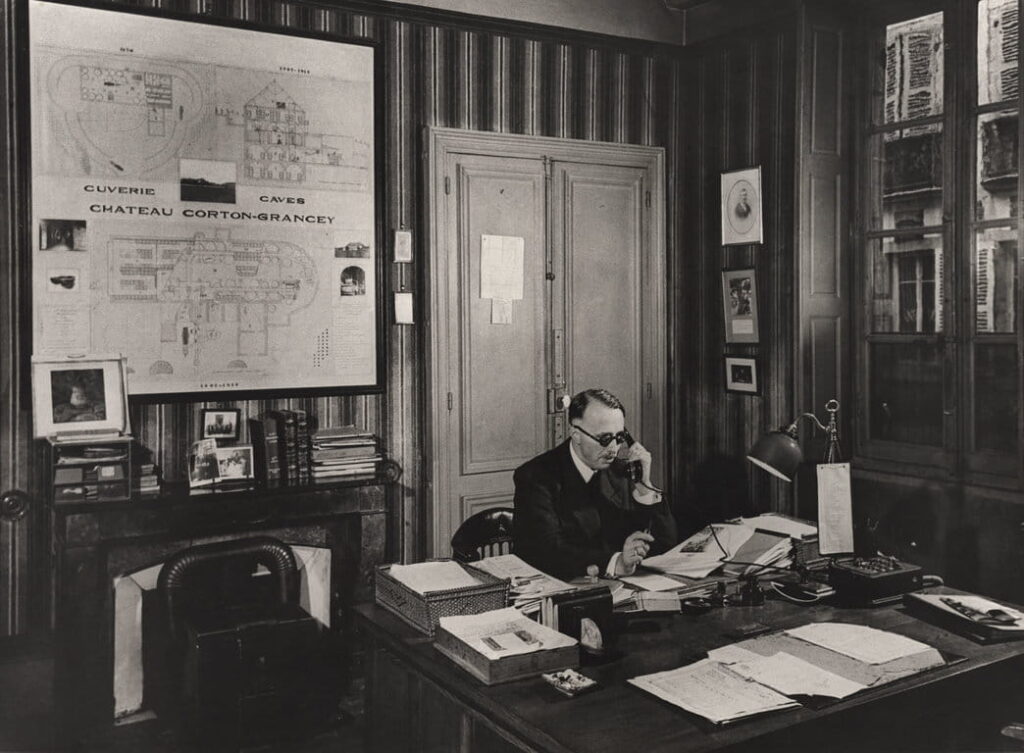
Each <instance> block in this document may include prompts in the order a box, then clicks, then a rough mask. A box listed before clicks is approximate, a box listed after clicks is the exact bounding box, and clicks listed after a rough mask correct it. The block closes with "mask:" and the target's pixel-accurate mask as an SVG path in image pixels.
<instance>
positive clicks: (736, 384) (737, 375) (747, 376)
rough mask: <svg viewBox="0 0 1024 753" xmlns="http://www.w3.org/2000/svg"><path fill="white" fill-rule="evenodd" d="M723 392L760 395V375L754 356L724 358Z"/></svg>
mask: <svg viewBox="0 0 1024 753" xmlns="http://www.w3.org/2000/svg"><path fill="white" fill-rule="evenodd" d="M725 390H726V392H738V393H740V394H743V395H760V394H761V374H760V373H759V370H758V365H757V358H755V357H754V356H726V357H725Z"/></svg>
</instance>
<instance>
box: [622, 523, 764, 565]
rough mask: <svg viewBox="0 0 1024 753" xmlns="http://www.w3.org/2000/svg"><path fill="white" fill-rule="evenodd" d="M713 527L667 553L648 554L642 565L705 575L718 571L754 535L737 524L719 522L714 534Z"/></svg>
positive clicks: (750, 529) (752, 531)
mask: <svg viewBox="0 0 1024 753" xmlns="http://www.w3.org/2000/svg"><path fill="white" fill-rule="evenodd" d="M711 530H712V529H711V526H708V527H706V528H704V529H702V530H700V531H698V532H697V533H695V534H693V535H692V536H691V537H690V538H688V539H687V540H686V541H684V542H682V543H681V544H678V545H676V546H675V547H673V548H672V549H669V550H668V551H667V552H665V553H664V554H659V555H656V556H654V557H648V558H647V559H645V560H644V561H643V563H642V564H643V566H644V567H646V568H648V569H649V570H657V571H658V572H662V573H669V574H671V575H685V576H687V577H689V578H704V577H706V576H707V575H709V574H711V572H712V571H714V570H717V569H718V568H719V567H720V566H721V564H722V560H723V559H728V558H730V557H732V556H734V555H735V554H736V552H737V551H739V548H740V547H741V546H743V544H745V543H746V542H747V539H749V538H750V537H751V536H753V535H754V529H753V528H748V527H747V526H743V525H739V524H736V523H716V524H715V526H714V532H715V535H714V536H713V535H712V533H711ZM715 536H717V539H716V538H715ZM723 550H724V551H723Z"/></svg>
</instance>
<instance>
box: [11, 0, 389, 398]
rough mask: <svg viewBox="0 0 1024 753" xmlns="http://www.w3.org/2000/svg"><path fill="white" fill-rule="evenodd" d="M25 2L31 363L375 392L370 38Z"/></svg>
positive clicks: (154, 388) (260, 386) (377, 106)
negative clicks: (56, 361) (40, 358)
mask: <svg viewBox="0 0 1024 753" xmlns="http://www.w3.org/2000/svg"><path fill="white" fill-rule="evenodd" d="M27 6H28V21H29V23H28V30H29V35H28V48H29V49H28V63H29V68H30V75H29V76H26V81H27V82H29V84H30V86H29V90H28V93H29V101H30V105H31V119H30V120H28V121H27V122H30V123H31V134H30V135H31V142H30V143H31V151H32V163H31V164H32V174H31V181H32V194H31V198H32V202H31V206H32V218H31V221H32V226H33V228H34V230H35V232H34V237H38V239H39V240H38V244H34V245H35V247H34V248H33V251H32V252H33V264H32V277H33V279H32V285H33V288H32V305H33V311H32V323H33V352H34V353H36V354H39V355H46V356H51V355H52V356H65V355H70V354H75V353H97V352H99V353H117V352H120V353H122V354H124V356H125V357H126V359H127V368H128V373H129V375H130V380H129V382H128V390H129V392H130V393H131V396H132V397H134V398H140V399H144V400H149V401H160V402H167V401H173V400H195V399H197V398H196V395H197V394H198V393H202V398H201V399H202V400H210V399H232V398H241V397H244V398H250V399H259V398H262V397H270V396H273V397H275V398H277V397H282V396H283V395H285V394H287V395H288V396H299V395H321V394H338V393H366V392H379V391H381V390H382V389H383V386H384V374H383V372H384V367H385V358H384V307H383V306H382V305H381V296H382V294H383V282H382V281H383V274H382V273H383V269H384V267H383V262H382V255H381V254H380V252H379V249H380V248H381V247H382V230H381V227H382V226H381V222H380V212H381V207H382V206H383V201H382V199H383V189H382V186H383V181H382V180H381V172H382V169H383V165H382V145H383V136H382V134H383V116H382V115H381V113H383V104H384V103H383V95H382V92H383V76H382V70H383V69H382V65H383V61H382V56H381V55H380V54H378V49H377V47H376V46H375V45H374V43H372V42H371V41H369V40H366V39H355V38H352V39H341V38H339V37H338V36H336V35H333V34H332V35H326V34H324V35H318V34H316V33H315V32H308V33H306V32H296V31H295V30H292V29H289V30H280V31H278V30H256V29H253V28H245V27H243V26H242V25H241V24H239V25H238V26H237V27H235V26H229V25H226V24H219V23H218V24H208V23H200V22H197V21H185V20H180V19H178V18H171V17H168V15H169V14H167V15H162V12H161V11H150V10H145V11H143V10H141V9H137V8H132V9H130V10H128V9H125V10H116V9H112V8H92V7H84V6H78V5H71V4H67V3H62V2H47V1H46V0H28V3H27ZM185 61H187V62H185ZM339 102H344V103H345V105H344V107H339V106H338V103H339ZM83 260H84V261H83ZM211 394H216V395H217V397H216V398H211V397H210V396H211Z"/></svg>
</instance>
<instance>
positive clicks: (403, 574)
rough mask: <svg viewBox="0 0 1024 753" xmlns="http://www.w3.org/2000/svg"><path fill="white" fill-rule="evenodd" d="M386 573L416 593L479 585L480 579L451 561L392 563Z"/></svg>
mask: <svg viewBox="0 0 1024 753" xmlns="http://www.w3.org/2000/svg"><path fill="white" fill-rule="evenodd" d="M388 574H390V575H391V577H392V578H394V579H395V580H397V581H399V582H400V583H402V584H404V585H405V586H407V587H408V588H410V589H412V590H413V591H415V592H416V593H418V594H425V593H430V592H431V591H447V590H448V589H450V588H466V587H468V586H479V585H480V581H479V580H477V579H476V578H474V577H473V576H472V575H470V574H469V573H468V572H466V570H465V569H464V568H463V567H462V565H460V564H459V563H458V562H451V561H441V562H418V563H416V564H415V565H392V566H391V567H390V568H389V569H388Z"/></svg>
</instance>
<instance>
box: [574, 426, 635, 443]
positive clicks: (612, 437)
mask: <svg viewBox="0 0 1024 753" xmlns="http://www.w3.org/2000/svg"><path fill="white" fill-rule="evenodd" d="M573 426H574V427H575V428H577V429H579V430H580V431H582V432H583V433H584V434H586V435H587V436H588V437H590V438H591V439H593V440H594V441H595V442H597V443H598V444H599V445H601V446H602V447H607V446H608V445H610V444H611V443H612V442H617V443H619V444H632V442H633V438H632V437H630V436H629V432H628V431H626V430H625V429H623V430H622V431H620V432H619V433H618V434H611V433H609V432H604V433H603V434H598V435H597V436H594V435H593V434H591V433H590V432H589V431H587V430H586V429H584V428H583V427H582V426H580V425H579V424H573Z"/></svg>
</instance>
